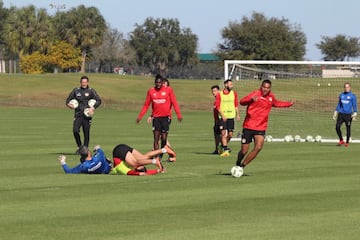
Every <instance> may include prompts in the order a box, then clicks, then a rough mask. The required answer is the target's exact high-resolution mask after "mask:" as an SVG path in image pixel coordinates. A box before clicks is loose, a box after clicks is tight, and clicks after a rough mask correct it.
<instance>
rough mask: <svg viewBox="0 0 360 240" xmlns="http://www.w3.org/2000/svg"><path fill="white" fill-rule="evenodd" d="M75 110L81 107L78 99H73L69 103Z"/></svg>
mask: <svg viewBox="0 0 360 240" xmlns="http://www.w3.org/2000/svg"><path fill="white" fill-rule="evenodd" d="M69 103H70V104H71V105H72V106H73V108H74V109H76V108H77V107H78V106H79V102H78V101H77V100H76V99H71V100H70V102H69Z"/></svg>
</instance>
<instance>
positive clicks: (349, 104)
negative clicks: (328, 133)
mask: <svg viewBox="0 0 360 240" xmlns="http://www.w3.org/2000/svg"><path fill="white" fill-rule="evenodd" d="M356 116H357V104H356V96H355V94H353V93H352V92H351V85H350V83H345V84H344V92H342V93H341V94H340V95H339V101H338V104H337V106H336V110H335V112H334V115H333V119H334V120H336V127H335V129H336V133H337V135H338V137H339V143H338V144H337V146H342V145H344V146H345V147H347V146H349V141H350V136H351V122H352V120H353V119H355V118H356ZM343 123H345V125H346V142H344V139H343V137H342V133H341V129H340V128H341V125H342V124H343Z"/></svg>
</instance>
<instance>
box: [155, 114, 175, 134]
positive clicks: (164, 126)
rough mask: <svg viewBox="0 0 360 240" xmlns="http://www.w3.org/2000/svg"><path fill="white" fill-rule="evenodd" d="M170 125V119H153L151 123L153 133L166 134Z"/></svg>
mask: <svg viewBox="0 0 360 240" xmlns="http://www.w3.org/2000/svg"><path fill="white" fill-rule="evenodd" d="M170 123H171V118H170V117H154V118H153V121H152V124H153V131H159V132H162V133H168V132H169V129H170Z"/></svg>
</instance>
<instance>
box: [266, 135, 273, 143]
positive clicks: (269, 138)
mask: <svg viewBox="0 0 360 240" xmlns="http://www.w3.org/2000/svg"><path fill="white" fill-rule="evenodd" d="M272 139H273V137H272V136H271V135H266V136H265V142H272Z"/></svg>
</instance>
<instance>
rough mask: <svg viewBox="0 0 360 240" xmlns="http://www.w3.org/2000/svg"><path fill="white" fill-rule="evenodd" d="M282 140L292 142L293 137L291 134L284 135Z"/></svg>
mask: <svg viewBox="0 0 360 240" xmlns="http://www.w3.org/2000/svg"><path fill="white" fill-rule="evenodd" d="M284 141H285V142H293V141H294V138H293V136H291V135H286V136H285V137H284Z"/></svg>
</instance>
